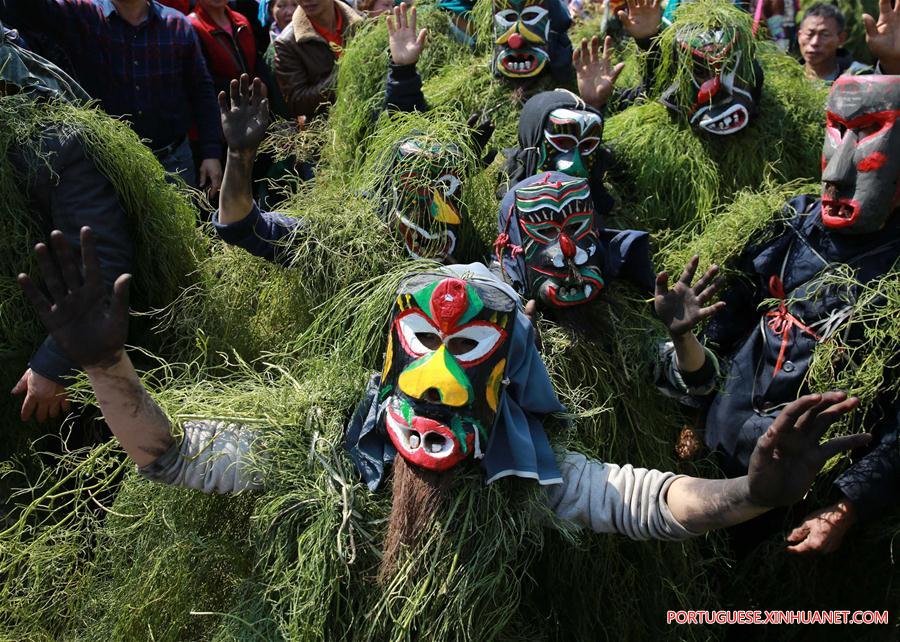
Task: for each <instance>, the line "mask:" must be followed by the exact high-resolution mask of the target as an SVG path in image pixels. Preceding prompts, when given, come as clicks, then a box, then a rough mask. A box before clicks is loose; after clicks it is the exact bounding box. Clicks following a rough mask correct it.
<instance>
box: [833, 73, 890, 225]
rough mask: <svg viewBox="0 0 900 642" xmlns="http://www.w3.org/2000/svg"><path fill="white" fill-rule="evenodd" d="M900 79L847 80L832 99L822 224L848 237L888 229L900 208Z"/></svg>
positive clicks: (837, 83) (839, 84) (843, 79)
mask: <svg viewBox="0 0 900 642" xmlns="http://www.w3.org/2000/svg"><path fill="white" fill-rule="evenodd" d="M898 118H900V77H898V76H842V77H840V78H838V79H837V80H836V81H835V83H834V86H833V87H832V89H831V94H830V95H829V96H828V108H827V114H826V124H825V146H824V149H823V151H822V183H823V195H822V223H823V224H824V225H825V226H826V227H829V228H832V229H835V230H838V231H840V232H842V233H845V234H867V233H870V232H876V231H878V230H880V229H881V228H883V227H884V225H885V223H886V222H887V220H888V218H889V217H890V215H891V213H892V212H893V211H894V210H895V209H896V208H897V206H898V205H900V123H898V122H897V121H898Z"/></svg>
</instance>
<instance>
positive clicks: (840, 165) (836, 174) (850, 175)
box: [822, 130, 856, 188]
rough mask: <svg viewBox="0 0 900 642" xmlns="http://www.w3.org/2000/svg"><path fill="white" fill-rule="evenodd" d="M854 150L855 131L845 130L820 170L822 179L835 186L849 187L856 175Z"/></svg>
mask: <svg viewBox="0 0 900 642" xmlns="http://www.w3.org/2000/svg"><path fill="white" fill-rule="evenodd" d="M855 151H856V133H855V132H853V131H849V130H848V131H847V133H846V134H844V138H843V140H841V144H840V145H838V148H837V150H836V151H835V152H834V154H833V155H832V157H831V160H829V161H828V164H827V165H826V166H825V169H824V170H823V171H822V180H823V181H824V182H826V183H834V184H835V186H836V187H839V188H840V187H850V186H852V185H853V181H854V179H855V177H856V168H855V166H854V164H853V154H854V152H855Z"/></svg>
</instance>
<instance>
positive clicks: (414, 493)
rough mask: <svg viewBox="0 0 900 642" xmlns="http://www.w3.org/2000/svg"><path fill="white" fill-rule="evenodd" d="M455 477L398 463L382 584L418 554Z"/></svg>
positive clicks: (380, 573) (379, 572) (394, 479)
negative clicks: (405, 560) (413, 553)
mask: <svg viewBox="0 0 900 642" xmlns="http://www.w3.org/2000/svg"><path fill="white" fill-rule="evenodd" d="M452 475H453V473H452V471H450V472H446V473H435V472H432V471H430V470H425V469H424V468H419V467H418V466H413V465H412V464H409V463H407V461H406V460H405V459H403V458H402V457H397V458H396V459H394V478H393V480H392V482H391V484H392V487H393V494H394V499H393V503H392V505H391V515H390V518H389V519H388V529H387V535H386V536H385V538H384V556H383V557H382V558H381V566H380V567H379V569H378V583H379V584H381V585H385V584H387V583H388V582H389V581H390V579H391V577H393V575H394V572H395V571H396V570H397V566H398V565H399V564H400V561H401V559H402V558H403V556H404V555H407V554H409V553H410V552H411V551H415V549H416V547H417V545H418V544H419V537H420V535H421V534H423V533H425V532H427V531H428V529H429V528H430V526H431V524H432V518H433V517H434V515H435V513H436V512H437V510H438V508H439V507H440V506H441V504H442V503H443V501H444V498H445V497H446V494H447V488H448V487H449V486H450V482H451V479H452Z"/></svg>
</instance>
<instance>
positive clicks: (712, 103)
mask: <svg viewBox="0 0 900 642" xmlns="http://www.w3.org/2000/svg"><path fill="white" fill-rule="evenodd" d="M675 29H676V31H675V37H674V40H675V47H676V49H677V51H676V58H679V57H680V58H681V59H682V60H683V61H684V62H685V63H686V62H687V59H689V60H690V69H691V72H690V74H689V80H688V79H681V80H676V81H675V82H674V83H673V84H672V86H670V87H669V89H668V90H667V91H666V92H665V93H664V94H663V97H662V102H663V103H664V104H666V106H667V107H669V108H670V109H673V110H674V111H679V112H681V113H683V114H684V115H685V116H686V117H687V119H688V121H689V122H690V124H691V127H692V128H694V129H695V130H697V131H701V132H704V133H707V134H712V135H714V136H730V135H732V134H736V133H737V132H739V131H741V130H743V129H745V128H746V127H747V125H748V124H749V123H750V120H751V118H753V116H754V115H755V112H756V105H757V103H758V102H759V97H760V93H761V91H762V79H763V74H762V68H761V67H760V66H759V64H758V63H756V61H754V60H752V59H749V60H748V58H747V57H746V56H748V55H749V52H747V51H742V50H740V48H739V40H738V36H737V31H735V30H734V29H732V28H730V27H727V26H726V27H722V28H716V29H708V28H704V27H701V26H699V25H694V24H688V25H684V26H676V27H675ZM688 83H689V85H688Z"/></svg>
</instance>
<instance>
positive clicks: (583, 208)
mask: <svg viewBox="0 0 900 642" xmlns="http://www.w3.org/2000/svg"><path fill="white" fill-rule="evenodd" d="M523 183H524V184H523ZM523 183H519V184H518V185H517V186H515V187H513V192H514V196H513V199H512V202H511V203H510V204H509V210H508V211H506V212H503V211H502V210H501V216H500V224H501V230H500V238H499V239H498V246H497V247H498V248H501V247H502V251H501V250H500V249H498V261H500V263H501V266H502V265H503V262H504V261H505V260H507V259H508V258H513V259H514V257H515V256H519V255H521V257H522V259H524V266H525V271H524V272H525V273H524V283H517V284H514V285H516V286H517V287H520V288H521V289H522V290H523V295H524V296H525V297H526V298H533V299H537V300H539V301H540V302H542V303H543V304H544V305H546V306H549V307H552V308H566V307H571V306H576V305H582V304H584V303H588V302H589V301H592V300H594V299H595V298H596V297H597V296H598V295H599V294H600V291H601V289H602V288H603V286H604V278H603V272H602V266H603V258H604V257H603V251H602V245H601V243H600V238H599V236H598V232H597V222H596V220H595V217H596V215H595V212H594V206H593V200H592V199H591V191H590V187H589V185H588V183H587V181H586V180H585V179H583V178H574V177H571V176H567V175H565V174H560V173H555V172H553V173H551V172H548V173H547V174H546V175H545V176H544V177H543V178H540V179H538V180H534V179H532V180H526V181H523ZM512 226H516V227H518V230H517V232H518V234H517V235H516V236H517V238H521V245H520V246H515V249H514V250H512V254H513V255H514V256H513V257H506V256H504V252H509V248H510V246H509V243H508V240H509V231H508V229H509V227H512ZM504 272H505V273H506V274H507V275H508V274H509V271H508V270H506V269H505V268H504Z"/></svg>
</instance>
